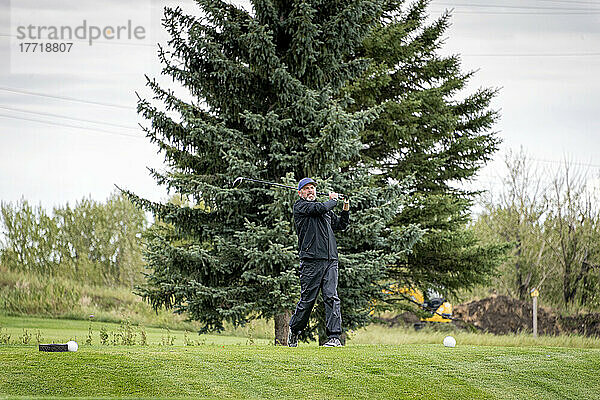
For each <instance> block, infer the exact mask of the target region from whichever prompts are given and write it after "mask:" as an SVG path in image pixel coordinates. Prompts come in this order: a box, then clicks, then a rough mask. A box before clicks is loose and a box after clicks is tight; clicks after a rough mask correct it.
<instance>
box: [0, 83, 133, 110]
mask: <svg viewBox="0 0 600 400" xmlns="http://www.w3.org/2000/svg"><path fill="white" fill-rule="evenodd" d="M0 91H3V92H10V93H17V94H22V95H27V96H37V97H47V98H50V99H56V100H64V101H71V102H74V103H83V104H92V105H96V106H104V107H113V108H120V109H123V110H136V108H135V107H131V106H124V105H120V104H112V103H103V102H100V101H94V100H83V99H77V98H74V97H66V96H54V95H51V94H46V93H38V92H30V91H27V90H23V89H14V88H8V87H3V86H0Z"/></svg>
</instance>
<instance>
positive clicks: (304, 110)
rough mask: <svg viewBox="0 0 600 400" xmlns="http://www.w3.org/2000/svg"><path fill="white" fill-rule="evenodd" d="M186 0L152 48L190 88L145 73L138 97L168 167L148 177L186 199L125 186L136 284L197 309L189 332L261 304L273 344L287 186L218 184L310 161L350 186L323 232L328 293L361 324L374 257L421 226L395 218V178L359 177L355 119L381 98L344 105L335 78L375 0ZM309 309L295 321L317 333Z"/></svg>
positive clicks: (399, 191)
mask: <svg viewBox="0 0 600 400" xmlns="http://www.w3.org/2000/svg"><path fill="white" fill-rule="evenodd" d="M196 3H197V5H198V6H199V12H198V14H197V15H196V16H192V15H186V14H185V13H184V12H183V11H182V10H181V9H179V8H175V9H171V8H167V9H166V11H165V17H164V26H165V28H166V29H167V31H168V33H169V34H170V36H171V39H170V41H169V46H168V47H167V48H166V49H164V50H162V49H161V51H160V53H159V56H160V60H161V62H162V63H163V66H164V67H163V70H162V72H163V74H165V75H167V76H169V77H171V78H172V79H173V81H174V82H175V83H176V84H177V85H178V86H179V87H183V88H185V89H186V90H187V91H188V93H189V97H190V98H191V99H192V100H190V101H186V100H184V99H181V98H179V97H176V96H175V94H174V91H173V90H171V89H169V88H164V87H161V85H159V84H158V83H157V82H156V81H155V80H154V79H148V86H149V87H150V89H151V90H152V91H153V93H154V101H149V100H146V99H141V100H140V102H139V105H138V110H139V112H140V114H141V115H143V116H144V117H145V118H146V119H147V120H148V121H149V122H150V126H149V127H147V129H146V131H147V135H148V137H149V138H150V140H152V142H154V143H156V145H157V146H158V147H159V149H160V151H161V152H162V153H163V154H164V155H165V161H166V163H167V166H168V168H167V170H166V171H156V170H155V171H152V174H153V176H154V177H155V178H156V180H157V182H158V183H159V184H161V185H166V186H167V187H168V188H169V189H171V190H173V191H175V192H177V193H179V194H181V195H183V196H185V197H187V198H188V199H189V201H190V205H189V206H181V205H176V204H171V203H165V204H161V203H154V202H150V201H147V200H144V199H142V198H139V197H137V196H135V195H134V194H133V193H128V194H129V196H130V197H131V198H132V200H133V201H134V202H136V203H137V204H138V205H140V206H142V207H144V208H146V209H148V210H150V211H152V213H153V214H154V216H155V218H156V220H157V223H156V224H155V226H154V227H153V228H152V229H151V230H150V231H149V233H148V235H147V243H148V246H147V254H146V259H147V261H148V274H147V284H146V285H144V286H143V287H141V288H140V289H139V293H140V294H141V295H142V296H143V297H144V298H145V299H147V300H148V301H149V302H151V303H152V304H153V305H154V306H155V307H162V306H165V307H172V308H174V309H175V311H176V312H182V313H186V314H187V315H188V316H189V317H190V318H192V319H195V320H198V321H200V322H201V323H202V324H203V326H204V328H203V331H208V330H220V329H222V328H223V322H224V321H230V322H232V323H234V324H243V323H245V322H246V321H247V320H248V319H250V318H255V317H266V318H274V319H275V331H276V332H275V333H276V341H277V342H279V343H285V342H286V340H287V321H288V319H289V315H290V310H292V309H293V307H294V304H295V302H296V301H297V300H298V299H299V287H298V278H297V276H296V274H297V268H298V259H297V249H296V246H297V239H296V235H295V232H294V229H293V223H292V213H291V207H292V204H293V201H294V200H295V199H296V198H297V197H296V196H297V194H295V193H294V192H292V191H290V192H287V191H281V190H278V189H272V188H270V187H265V186H261V185H252V184H247V185H243V186H241V187H238V188H235V189H234V188H231V183H232V182H233V180H234V179H235V178H236V177H237V176H247V177H254V178H259V179H263V180H269V181H277V182H282V183H288V184H292V185H293V184H295V182H297V181H298V180H299V179H300V178H302V177H305V176H311V177H313V178H315V179H316V180H317V181H318V182H319V189H320V190H324V191H326V190H327V189H333V190H336V191H340V192H343V193H346V194H349V195H350V196H351V198H352V200H351V202H352V205H351V227H350V228H349V229H348V230H347V231H346V232H344V233H341V234H339V235H338V243H339V247H340V254H341V258H340V284H339V293H340V298H341V301H342V318H343V326H344V329H345V330H347V329H353V328H356V327H359V326H362V325H364V324H365V323H366V322H368V313H369V310H370V307H371V306H372V302H373V300H374V299H377V298H380V297H381V294H382V292H381V287H380V284H381V283H382V282H384V281H385V279H386V271H387V267H388V266H392V265H397V264H398V263H400V262H403V261H404V262H405V261H406V255H407V252H408V250H409V249H410V247H411V246H412V245H413V244H414V243H415V242H416V241H417V240H418V238H419V237H420V235H421V233H422V232H421V230H420V229H419V228H417V227H415V226H414V225H411V224H403V225H402V224H398V223H396V221H395V220H396V218H397V215H398V214H399V213H400V212H401V211H402V209H403V207H404V196H403V191H404V187H403V186H402V185H398V184H388V185H382V186H378V185H374V182H373V177H372V175H371V174H370V170H369V167H370V165H366V164H365V163H363V162H361V161H360V159H359V155H360V151H361V149H362V143H361V140H360V134H361V132H362V131H363V129H364V127H365V125H366V124H368V123H370V122H372V121H373V120H374V118H376V117H377V114H378V113H379V112H380V111H381V108H380V107H379V106H378V105H377V104H373V105H372V106H364V107H361V109H360V110H358V109H357V110H349V108H348V107H349V105H350V103H351V98H350V97H349V96H348V93H347V92H344V90H343V88H344V87H346V86H347V85H348V84H349V83H351V82H353V81H354V80H356V79H357V78H358V77H359V76H361V75H362V74H363V73H364V72H365V70H366V69H367V68H368V67H369V65H370V62H369V60H367V59H365V58H364V57H359V54H358V50H359V49H360V48H361V46H362V43H363V40H364V39H365V37H366V35H367V34H368V33H369V32H370V30H371V28H372V27H374V26H375V25H376V24H377V23H378V21H379V20H380V18H381V16H382V12H383V3H384V2H382V1H362V0H354V1H271V0H256V1H251V3H252V6H253V8H252V10H251V11H247V10H244V9H242V8H240V7H237V6H235V5H231V4H228V3H226V2H223V1H216V0H197V1H196ZM319 307H320V305H317V309H318V308H319ZM321 314H322V311H321V312H320V313H319V312H317V313H314V315H315V316H317V318H316V320H315V321H313V323H312V324H311V326H312V328H311V329H310V330H309V331H308V332H307V333H306V334H307V335H308V336H313V337H314V334H315V333H316V332H318V333H319V334H320V335H322V334H323V332H322V331H323V329H322V325H323V324H322V321H319V319H318V316H320V315H321Z"/></svg>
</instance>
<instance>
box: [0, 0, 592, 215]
mask: <svg viewBox="0 0 600 400" xmlns="http://www.w3.org/2000/svg"><path fill="white" fill-rule="evenodd" d="M98 4H102V6H101V7H99V6H98ZM166 4H168V3H167V2H165V1H158V0H141V1H135V2H126V1H116V0H115V1H103V2H101V3H98V2H97V1H94V2H92V1H89V0H78V1H76V2H75V1H73V0H55V1H53V2H47V1H40V0H19V1H16V0H12V4H11V2H10V1H7V0H0V200H3V201H17V200H19V199H20V198H25V199H27V200H28V201H30V202H32V203H34V204H42V205H43V206H45V207H52V206H55V205H63V204H65V203H66V202H70V203H73V202H75V201H77V200H80V199H82V198H83V197H92V198H93V199H96V200H104V199H106V198H107V197H108V196H109V195H110V193H111V192H113V191H114V185H115V184H117V185H119V186H121V187H126V188H129V189H131V190H133V191H135V192H136V193H139V194H140V195H142V196H145V197H148V198H150V199H153V200H161V199H165V197H166V193H165V191H164V190H163V189H162V188H160V187H157V186H156V185H155V183H154V181H153V180H152V179H151V178H150V177H149V176H148V172H147V170H146V167H157V168H161V166H162V157H161V156H159V155H157V154H156V148H155V147H154V146H153V145H151V144H150V143H148V141H147V140H146V139H145V137H144V135H143V133H142V132H141V131H140V130H139V129H137V128H136V126H137V123H138V122H140V119H139V118H138V116H137V114H136V112H135V104H136V96H135V92H136V91H138V92H140V94H142V95H147V94H148V91H147V89H146V88H145V86H144V85H145V80H144V74H148V75H149V76H158V75H159V70H160V65H159V64H158V61H157V59H156V57H155V51H156V46H155V43H157V42H164V41H165V40H166V37H165V34H164V32H163V30H162V28H161V27H160V18H161V15H162V8H163V7H164V5H166ZM170 4H182V5H183V6H184V8H185V9H188V10H194V9H195V6H194V3H193V2H192V1H183V2H170ZM17 5H18V7H17ZM47 5H51V7H49V6H47ZM444 9H453V10H454V11H453V18H452V21H453V25H452V28H451V29H450V30H449V31H448V32H447V35H446V36H447V40H446V46H445V47H444V50H443V52H444V53H448V54H449V53H455V54H461V55H462V60H463V66H464V69H465V70H478V72H477V74H476V75H475V77H474V78H473V80H472V82H471V86H470V88H469V90H475V89H477V88H478V87H482V86H483V87H499V88H501V91H500V94H499V96H498V97H497V98H496V100H495V101H494V108H496V109H499V110H500V111H501V115H502V118H501V120H500V122H499V123H498V124H497V125H496V127H495V130H496V131H498V132H499V136H500V137H501V138H502V139H503V144H502V149H501V151H500V152H499V153H498V154H497V156H496V158H495V160H494V161H493V162H492V163H491V164H490V166H488V167H486V168H485V169H484V170H483V171H482V173H481V177H480V179H479V181H478V183H477V185H479V186H480V187H488V186H490V185H493V184H497V183H498V182H499V174H500V173H501V165H502V160H503V157H504V154H505V152H506V151H507V150H508V149H517V150H518V149H519V148H520V147H522V148H523V149H524V150H525V151H526V152H527V153H528V154H529V156H530V157H531V158H532V159H533V160H535V161H536V162H537V163H539V164H542V165H547V166H558V165H559V163H560V162H562V161H563V160H564V159H565V158H567V159H568V160H570V161H571V162H574V163H579V164H581V165H582V166H584V167H585V168H587V169H589V171H590V176H591V179H595V178H597V176H598V173H599V172H600V160H598V154H600V139H599V138H598V133H600V119H599V118H598V117H597V111H598V110H599V109H600V96H599V93H600V79H599V78H598V73H599V72H600V1H586V0H581V1H577V0H521V1H484V0H461V1H451V0H445V1H441V0H438V1H433V3H432V6H431V7H430V12H431V14H432V15H433V16H436V15H439V14H440V13H441V12H442V11H443V10H444ZM11 15H12V17H11ZM11 19H12V22H13V24H12V26H11ZM16 19H18V20H19V23H18V24H17V23H16V22H15V20H16ZM84 19H85V20H86V22H87V25H88V28H89V26H90V25H94V26H98V27H99V28H106V27H109V26H110V27H113V30H116V26H120V25H126V24H127V22H128V20H131V21H132V23H133V25H134V26H136V25H137V26H142V27H143V28H144V32H145V37H144V38H143V39H139V40H138V39H133V40H127V39H124V38H121V39H112V40H107V39H102V38H101V39H98V40H97V41H95V42H94V44H93V46H91V47H90V46H88V45H87V43H86V40H88V39H85V40H83V39H82V40H76V41H75V43H74V46H73V47H74V48H73V51H74V52H75V53H74V54H75V57H74V58H68V59H67V58H66V57H63V58H61V55H60V54H53V55H52V54H33V55H32V54H23V53H22V52H21V53H19V48H18V46H19V43H21V42H24V40H18V38H17V33H18V32H17V30H16V27H17V26H19V25H24V24H38V25H41V24H42V22H43V23H44V24H45V25H51V24H55V25H61V24H62V25H67V24H68V25H70V26H73V27H76V26H78V25H81V22H82V20H84ZM44 21H46V22H44ZM48 21H50V22H48ZM108 32H109V33H111V32H112V31H108ZM124 34H126V32H125V31H123V35H124ZM29 56H31V57H29ZM44 56H47V57H46V58H44ZM52 56H54V58H52ZM67 60H68V61H67ZM11 61H12V62H11ZM61 63H62V64H61ZM57 65H58V67H57ZM61 68H62V70H61ZM146 97H148V96H146Z"/></svg>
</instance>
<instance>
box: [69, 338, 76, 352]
mask: <svg viewBox="0 0 600 400" xmlns="http://www.w3.org/2000/svg"><path fill="white" fill-rule="evenodd" d="M67 348H68V349H69V351H77V349H78V348H79V345H78V344H77V342H75V341H73V340H69V341H68V342H67Z"/></svg>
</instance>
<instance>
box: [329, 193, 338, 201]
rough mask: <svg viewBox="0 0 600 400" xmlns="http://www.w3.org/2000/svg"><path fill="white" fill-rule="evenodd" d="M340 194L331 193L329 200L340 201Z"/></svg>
mask: <svg viewBox="0 0 600 400" xmlns="http://www.w3.org/2000/svg"><path fill="white" fill-rule="evenodd" d="M339 196H340V195H339V194H337V193H336V192H329V200H336V201H337V200H339Z"/></svg>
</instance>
